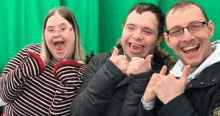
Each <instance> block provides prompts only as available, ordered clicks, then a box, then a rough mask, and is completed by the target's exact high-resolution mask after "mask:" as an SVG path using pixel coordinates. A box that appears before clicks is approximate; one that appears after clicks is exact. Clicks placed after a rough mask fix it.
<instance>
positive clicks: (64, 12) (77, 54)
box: [41, 6, 83, 64]
mask: <svg viewBox="0 0 220 116" xmlns="http://www.w3.org/2000/svg"><path fill="white" fill-rule="evenodd" d="M55 13H58V14H59V15H61V16H62V17H63V18H64V19H66V20H67V21H68V22H69V23H70V24H71V25H72V27H73V29H74V32H75V49H74V48H73V49H74V52H73V55H72V57H73V59H74V60H83V48H82V45H81V40H80V34H79V27H78V24H77V21H76V17H75V15H74V14H73V12H72V11H71V10H70V9H68V8H67V7H63V6H60V7H55V8H53V9H51V10H50V11H49V12H48V14H47V15H46V17H45V19H44V23H43V29H42V32H43V39H42V51H41V58H42V59H43V61H44V63H45V64H46V63H48V61H49V60H50V59H51V58H52V54H51V53H50V51H49V49H48V47H47V44H46V41H45V37H44V32H45V29H46V24H47V21H48V19H49V18H50V17H51V16H53V15H55Z"/></svg>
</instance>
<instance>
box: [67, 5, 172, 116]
mask: <svg viewBox="0 0 220 116" xmlns="http://www.w3.org/2000/svg"><path fill="white" fill-rule="evenodd" d="M163 26H164V14H163V13H162V11H161V10H160V9H159V8H158V7H157V6H155V5H153V4H147V3H138V4H136V5H134V6H133V7H132V8H131V9H130V11H129V13H128V15H127V17H126V19H125V22H124V24H123V33H122V37H121V39H120V45H119V46H118V48H117V47H114V50H113V51H112V52H110V53H103V54H99V55H96V56H94V57H93V58H92V59H91V61H90V62H89V64H88V67H87V69H86V71H85V74H84V80H83V81H84V82H83V84H82V85H81V87H80V89H79V91H78V93H77V96H76V97H75V99H74V100H73V102H72V105H71V112H72V114H73V115H74V116H78V115H81V116H118V115H124V116H129V115H137V111H138V109H139V108H141V109H142V107H139V106H140V104H141V102H140V99H141V97H142V95H143V92H144V89H145V87H146V85H147V82H148V80H149V78H150V77H151V75H152V73H153V72H158V71H159V70H160V69H161V66H163V65H164V64H167V65H169V64H172V61H171V58H170V57H169V55H165V54H162V53H163V51H161V50H159V47H158V46H157V45H158V44H159V42H160V40H161V39H162V33H163ZM152 57H153V58H152ZM152 59H153V60H152Z"/></svg>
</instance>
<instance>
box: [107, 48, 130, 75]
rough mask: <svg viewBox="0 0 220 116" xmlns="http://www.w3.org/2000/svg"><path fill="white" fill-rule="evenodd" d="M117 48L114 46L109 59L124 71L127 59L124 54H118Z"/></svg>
mask: <svg viewBox="0 0 220 116" xmlns="http://www.w3.org/2000/svg"><path fill="white" fill-rule="evenodd" d="M118 54H119V50H118V48H117V47H114V50H113V53H112V55H111V57H110V60H111V61H112V62H113V63H114V64H115V65H116V66H117V67H118V68H119V69H120V70H121V71H122V72H124V73H126V71H127V67H128V60H127V57H126V56H125V55H118Z"/></svg>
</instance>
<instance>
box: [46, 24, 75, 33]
mask: <svg viewBox="0 0 220 116" xmlns="http://www.w3.org/2000/svg"><path fill="white" fill-rule="evenodd" d="M65 28H69V29H70V30H69V31H71V29H73V27H68V26H67V27H65ZM46 31H47V32H48V33H49V34H54V33H56V32H58V33H60V31H62V30H61V28H59V29H58V30H56V29H54V31H53V32H49V31H48V28H46ZM61 33H62V32H61ZM61 33H60V34H61Z"/></svg>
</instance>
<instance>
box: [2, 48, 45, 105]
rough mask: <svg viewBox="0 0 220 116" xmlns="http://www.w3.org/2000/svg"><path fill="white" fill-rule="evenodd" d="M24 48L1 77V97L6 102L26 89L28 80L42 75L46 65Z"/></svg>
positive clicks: (35, 54)
mask: <svg viewBox="0 0 220 116" xmlns="http://www.w3.org/2000/svg"><path fill="white" fill-rule="evenodd" d="M28 49H29V48H24V49H23V50H21V51H20V52H19V53H17V54H16V56H15V57H14V58H13V59H12V60H11V61H10V62H9V63H8V64H7V65H6V67H5V70H4V72H3V74H2V75H1V77H0V97H1V99H2V100H3V101H4V102H10V101H12V100H14V99H15V98H16V97H17V96H18V95H19V94H20V93H21V92H22V89H23V88H24V87H25V83H26V81H27V79H28V78H30V77H34V76H37V75H40V74H41V73H42V72H43V71H44V64H43V61H42V60H41V58H40V56H39V55H38V54H37V53H35V52H29V53H28V51H27V50H28Z"/></svg>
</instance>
